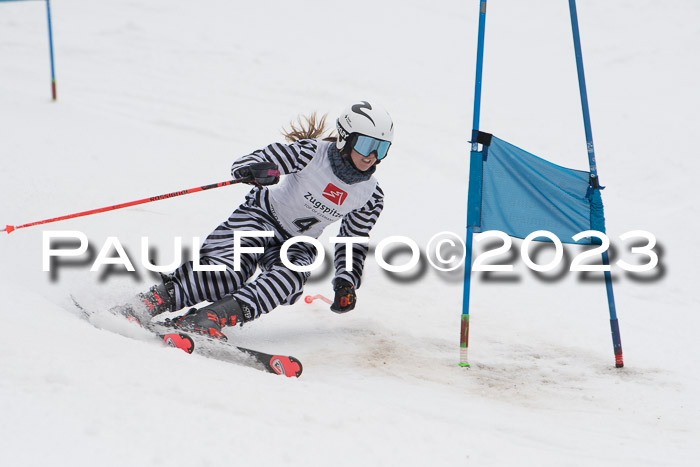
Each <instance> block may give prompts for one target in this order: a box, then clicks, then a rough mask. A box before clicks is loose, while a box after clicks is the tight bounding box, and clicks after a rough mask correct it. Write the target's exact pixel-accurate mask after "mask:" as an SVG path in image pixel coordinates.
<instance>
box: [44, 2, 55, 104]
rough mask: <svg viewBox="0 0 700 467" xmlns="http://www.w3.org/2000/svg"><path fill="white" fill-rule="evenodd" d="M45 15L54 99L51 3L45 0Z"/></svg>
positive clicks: (52, 95) (53, 96)
mask: <svg viewBox="0 0 700 467" xmlns="http://www.w3.org/2000/svg"><path fill="white" fill-rule="evenodd" d="M46 16H47V17H48V24H49V58H50V59H51V97H52V98H53V100H54V101H55V100H56V71H55V67H54V61H53V32H52V30H51V4H50V2H49V0H46Z"/></svg>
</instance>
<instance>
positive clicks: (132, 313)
mask: <svg viewBox="0 0 700 467" xmlns="http://www.w3.org/2000/svg"><path fill="white" fill-rule="evenodd" d="M160 276H161V278H162V279H163V283H162V284H157V285H154V286H153V287H151V288H150V289H148V291H146V292H142V293H140V294H138V295H137V298H138V300H139V302H140V303H141V304H143V305H144V306H145V310H146V312H145V313H144V312H139V311H137V310H136V309H135V308H134V306H132V305H131V304H128V303H127V304H124V305H117V306H115V307H114V308H112V309H110V310H109V311H110V312H112V313H117V314H120V315H123V316H124V317H126V319H128V320H129V321H131V322H133V323H137V324H139V325H143V323H144V322H145V321H150V319H151V318H152V317H154V316H156V315H159V314H161V313H163V312H165V311H173V305H174V303H175V285H174V284H173V281H172V279H171V278H170V277H169V276H166V275H165V274H161V275H160Z"/></svg>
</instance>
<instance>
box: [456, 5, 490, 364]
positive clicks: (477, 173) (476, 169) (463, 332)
mask: <svg viewBox="0 0 700 467" xmlns="http://www.w3.org/2000/svg"><path fill="white" fill-rule="evenodd" d="M485 29H486V0H480V2H479V38H478V42H477V49H476V80H475V84H474V120H473V122H472V141H471V152H470V156H469V157H470V158H469V193H468V200H467V242H466V250H467V251H466V258H465V260H464V288H463V292H462V321H461V327H460V342H459V347H460V348H459V365H460V366H463V367H468V366H469V359H468V356H467V351H468V349H469V293H470V289H471V273H472V267H471V264H472V239H473V237H474V227H480V226H481V183H482V178H481V177H482V169H483V159H482V154H481V152H480V151H479V144H478V143H477V136H478V133H479V117H480V113H481V77H482V71H483V65H484V34H485Z"/></svg>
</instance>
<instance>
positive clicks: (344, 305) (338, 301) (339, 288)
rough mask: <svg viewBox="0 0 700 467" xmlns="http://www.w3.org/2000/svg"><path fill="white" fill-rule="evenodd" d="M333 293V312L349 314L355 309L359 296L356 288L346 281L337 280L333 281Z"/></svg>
mask: <svg viewBox="0 0 700 467" xmlns="http://www.w3.org/2000/svg"><path fill="white" fill-rule="evenodd" d="M333 291H334V292H335V299H334V300H333V304H332V305H331V311H334V312H335V313H347V312H348V311H350V310H352V309H353V308H355V302H356V301H357V295H355V286H354V285H352V284H351V283H350V282H348V281H346V280H345V279H336V280H335V281H333Z"/></svg>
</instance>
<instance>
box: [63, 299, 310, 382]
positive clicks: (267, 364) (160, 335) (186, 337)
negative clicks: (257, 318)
mask: <svg viewBox="0 0 700 467" xmlns="http://www.w3.org/2000/svg"><path fill="white" fill-rule="evenodd" d="M70 298H71V300H72V301H73V304H74V305H75V307H76V308H77V309H78V311H80V313H81V315H82V317H83V318H84V319H86V320H87V321H88V322H90V316H91V315H92V313H91V312H90V311H88V310H87V309H86V308H85V307H83V306H82V305H81V304H80V303H79V302H78V301H77V300H76V298H75V297H74V296H73V295H71V296H70ZM115 314H116V313H115ZM120 316H123V315H120ZM123 317H124V318H126V319H128V320H129V321H132V322H135V323H137V324H138V325H140V326H141V327H142V328H143V329H145V330H146V331H148V332H150V333H151V334H152V335H153V337H154V339H156V340H158V341H159V342H161V343H165V344H166V345H168V346H170V347H175V348H178V349H181V350H183V351H185V352H187V353H188V354H191V353H196V354H198V355H202V356H204V357H208V358H213V359H216V360H221V361H225V362H229V363H234V364H238V365H244V366H249V367H252V368H257V369H262V370H264V371H266V372H268V373H273V374H276V375H282V376H287V377H290V378H291V377H295V378H298V377H299V376H301V373H302V371H303V367H302V365H301V362H300V361H299V360H298V359H296V358H294V357H292V356H285V355H276V354H269V353H265V352H260V351H258V350H253V349H248V348H246V347H239V346H237V345H234V344H231V343H229V342H228V341H226V340H223V339H213V338H210V337H207V336H204V335H199V334H197V333H187V332H182V331H180V330H179V329H177V328H174V326H172V324H166V323H155V322H149V323H146V324H144V323H142V322H141V321H140V320H138V319H136V318H134V317H129V316H123Z"/></svg>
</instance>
